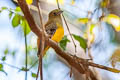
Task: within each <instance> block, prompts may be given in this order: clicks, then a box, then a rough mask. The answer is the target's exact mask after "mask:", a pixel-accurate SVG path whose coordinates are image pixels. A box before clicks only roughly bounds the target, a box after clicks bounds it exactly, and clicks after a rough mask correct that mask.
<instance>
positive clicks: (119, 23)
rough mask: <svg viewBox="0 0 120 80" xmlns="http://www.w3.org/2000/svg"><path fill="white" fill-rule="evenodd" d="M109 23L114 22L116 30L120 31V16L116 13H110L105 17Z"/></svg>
mask: <svg viewBox="0 0 120 80" xmlns="http://www.w3.org/2000/svg"><path fill="white" fill-rule="evenodd" d="M104 20H105V21H106V22H107V23H109V24H112V26H113V27H114V28H115V30H116V31H120V17H119V16H117V15H114V14H109V15H108V16H106V17H105V19H104Z"/></svg>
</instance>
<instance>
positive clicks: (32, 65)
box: [29, 60, 38, 70]
mask: <svg viewBox="0 0 120 80" xmlns="http://www.w3.org/2000/svg"><path fill="white" fill-rule="evenodd" d="M37 62H38V60H36V61H35V63H33V64H32V65H31V67H30V68H29V70H31V69H32V68H33V67H34V66H35V64H36V63H37Z"/></svg>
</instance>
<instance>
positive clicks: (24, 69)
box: [20, 67, 29, 71]
mask: <svg viewBox="0 0 120 80" xmlns="http://www.w3.org/2000/svg"><path fill="white" fill-rule="evenodd" d="M20 70H22V71H29V69H26V68H25V67H22V68H21V69H20Z"/></svg>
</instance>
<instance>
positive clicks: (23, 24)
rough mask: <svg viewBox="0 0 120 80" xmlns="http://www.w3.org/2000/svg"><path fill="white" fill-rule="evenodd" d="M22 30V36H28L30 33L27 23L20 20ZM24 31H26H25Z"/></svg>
mask: <svg viewBox="0 0 120 80" xmlns="http://www.w3.org/2000/svg"><path fill="white" fill-rule="evenodd" d="M21 27H22V30H23V31H24V35H25V34H26V35H28V34H29V33H30V31H31V30H30V27H29V25H28V22H27V21H26V20H25V19H22V23H21ZM25 30H26V31H25Z"/></svg>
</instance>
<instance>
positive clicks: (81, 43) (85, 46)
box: [72, 34, 87, 51]
mask: <svg viewBox="0 0 120 80" xmlns="http://www.w3.org/2000/svg"><path fill="white" fill-rule="evenodd" d="M72 35H73V37H74V39H75V40H77V41H78V42H79V44H80V46H81V47H82V48H83V49H84V50H85V51H86V48H87V43H86V40H85V39H84V38H82V37H81V36H79V35H75V34H72Z"/></svg>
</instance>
